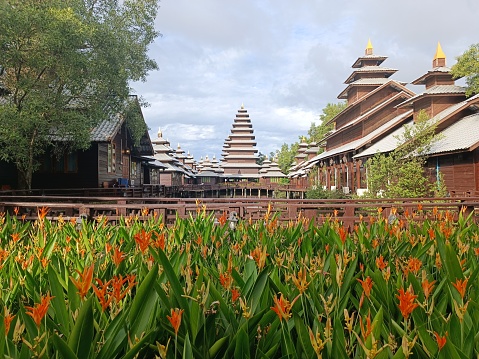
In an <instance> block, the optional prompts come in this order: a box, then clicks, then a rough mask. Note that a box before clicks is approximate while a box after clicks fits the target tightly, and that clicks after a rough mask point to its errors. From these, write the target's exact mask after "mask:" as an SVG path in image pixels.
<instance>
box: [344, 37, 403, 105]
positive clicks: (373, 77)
mask: <svg viewBox="0 0 479 359" xmlns="http://www.w3.org/2000/svg"><path fill="white" fill-rule="evenodd" d="M386 59H387V57H386V56H378V55H374V53H373V46H372V44H371V40H369V41H368V44H367V46H366V50H365V54H364V56H360V57H358V59H357V60H356V61H355V62H354V64H353V66H352V68H353V69H354V70H353V72H352V74H351V75H349V77H348V78H347V79H346V81H345V82H344V83H345V84H347V85H348V86H347V87H346V88H345V89H344V90H343V91H342V92H341V93H340V94H339V96H338V98H339V99H345V100H347V101H348V104H350V103H353V102H355V101H357V100H359V99H360V98H361V97H363V96H364V95H366V94H367V93H369V92H371V91H372V90H374V89H375V88H377V87H380V86H382V85H384V84H385V83H387V82H388V81H389V79H388V78H389V77H390V76H391V75H392V74H394V73H396V72H397V70H396V69H393V68H389V67H382V66H380V65H381V64H382V62H383V61H384V60H386ZM401 84H404V83H401Z"/></svg>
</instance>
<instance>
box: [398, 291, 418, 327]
mask: <svg viewBox="0 0 479 359" xmlns="http://www.w3.org/2000/svg"><path fill="white" fill-rule="evenodd" d="M396 297H398V298H399V310H400V311H401V314H402V316H403V317H404V319H406V320H407V318H408V317H409V315H410V314H411V313H412V311H413V310H414V309H416V308H417V307H418V306H419V304H417V303H415V300H416V298H417V295H415V294H414V291H413V289H412V286H409V288H408V289H407V291H404V289H403V288H400V289H399V294H398V295H396Z"/></svg>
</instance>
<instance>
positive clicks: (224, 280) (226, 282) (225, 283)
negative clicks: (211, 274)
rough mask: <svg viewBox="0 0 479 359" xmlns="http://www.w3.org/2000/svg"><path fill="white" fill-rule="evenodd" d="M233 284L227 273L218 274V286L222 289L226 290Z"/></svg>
mask: <svg viewBox="0 0 479 359" xmlns="http://www.w3.org/2000/svg"><path fill="white" fill-rule="evenodd" d="M232 282H233V278H232V277H231V275H230V274H229V273H228V272H224V273H221V274H220V284H221V286H222V287H223V288H225V289H228V288H229V287H230V286H231V283H232Z"/></svg>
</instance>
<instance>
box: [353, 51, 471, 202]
mask: <svg viewBox="0 0 479 359" xmlns="http://www.w3.org/2000/svg"><path fill="white" fill-rule="evenodd" d="M412 83H413V84H414V85H424V86H425V90H424V91H423V92H422V93H420V94H418V95H416V96H414V97H412V98H410V99H408V100H407V101H404V102H403V103H402V104H400V105H399V106H398V107H399V108H407V109H410V110H411V111H413V115H412V116H411V118H410V119H409V124H410V125H412V126H413V125H414V121H415V120H416V119H417V116H418V114H419V112H420V111H421V110H423V111H425V112H426V113H427V114H428V116H429V117H430V120H429V121H430V123H431V125H433V124H434V125H435V126H436V133H438V134H439V140H438V141H436V142H434V143H433V145H432V147H431V149H430V152H429V153H428V156H429V158H428V161H427V165H426V173H427V174H428V175H429V176H430V178H431V181H438V182H439V181H440V180H441V179H442V180H444V185H445V186H446V189H447V191H448V192H449V194H451V195H453V194H467V193H477V192H478V191H479V150H478V147H479V95H476V96H473V97H470V98H466V96H465V88H464V87H461V86H457V85H456V84H455V82H454V80H453V78H452V75H451V73H450V69H449V68H448V67H446V56H445V54H444V52H443V51H442V48H441V46H440V44H438V46H437V49H436V53H435V55H434V58H433V63H432V69H431V70H429V71H428V72H427V73H426V74H424V75H423V76H421V77H419V78H418V79H416V80H414V81H413V82H412ZM403 131H404V129H403V128H402V127H401V128H398V129H397V130H396V131H394V132H393V133H391V134H390V135H388V136H386V137H384V138H383V139H381V140H380V141H378V142H377V143H375V144H374V145H373V146H371V147H370V148H368V149H367V150H365V151H363V152H361V153H359V154H358V155H356V156H355V158H357V159H361V160H363V161H364V160H366V159H367V158H369V157H371V156H373V155H374V153H376V152H383V153H387V152H390V151H393V150H394V149H395V148H396V147H397V145H398V141H397V138H398V137H400V136H401V134H402V133H403ZM439 173H440V174H441V175H442V176H440V175H439Z"/></svg>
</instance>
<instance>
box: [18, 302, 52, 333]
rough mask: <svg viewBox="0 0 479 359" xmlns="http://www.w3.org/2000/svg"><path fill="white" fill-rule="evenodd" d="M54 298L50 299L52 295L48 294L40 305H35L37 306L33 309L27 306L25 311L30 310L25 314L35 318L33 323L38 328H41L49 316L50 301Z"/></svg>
mask: <svg viewBox="0 0 479 359" xmlns="http://www.w3.org/2000/svg"><path fill="white" fill-rule="evenodd" d="M53 298H54V297H50V295H49V294H47V295H46V296H44V297H42V298H41V301H40V303H37V304H35V306H33V307H27V306H25V309H28V311H27V312H25V313H26V314H27V315H29V316H31V317H32V318H33V321H34V322H35V324H36V325H37V327H39V326H40V324H41V323H42V320H43V318H44V317H45V315H46V314H47V311H48V307H49V306H50V301H51V300H52V299H53Z"/></svg>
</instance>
